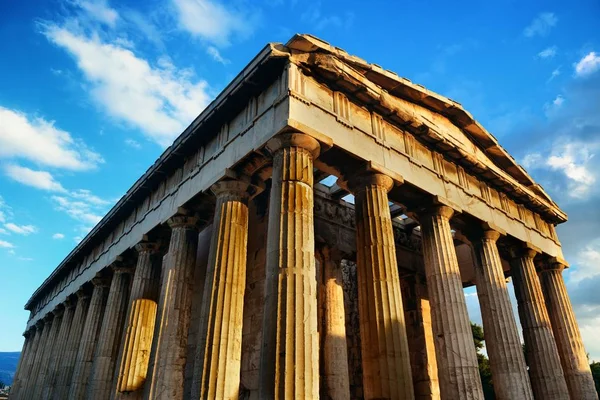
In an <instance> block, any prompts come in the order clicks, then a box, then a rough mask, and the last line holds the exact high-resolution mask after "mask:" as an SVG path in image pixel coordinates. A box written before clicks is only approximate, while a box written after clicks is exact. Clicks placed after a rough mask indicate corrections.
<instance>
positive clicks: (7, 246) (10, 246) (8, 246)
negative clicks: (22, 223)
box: [0, 240, 15, 249]
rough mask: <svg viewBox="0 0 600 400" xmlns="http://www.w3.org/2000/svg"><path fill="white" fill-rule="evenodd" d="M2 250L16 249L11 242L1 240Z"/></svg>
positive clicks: (0, 246)
mask: <svg viewBox="0 0 600 400" xmlns="http://www.w3.org/2000/svg"><path fill="white" fill-rule="evenodd" d="M0 248H3V249H14V248H15V245H14V244H12V243H10V242H7V241H6V240H0Z"/></svg>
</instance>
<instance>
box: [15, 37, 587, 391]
mask: <svg viewBox="0 0 600 400" xmlns="http://www.w3.org/2000/svg"><path fill="white" fill-rule="evenodd" d="M566 220H567V216H566V215H565V213H564V212H563V211H561V209H560V208H559V207H558V206H557V205H556V204H555V203H554V202H553V201H552V199H550V197H549V196H548V195H547V194H546V193H545V192H544V190H543V189H542V188H541V187H540V186H539V185H538V184H536V183H535V182H534V181H533V180H532V179H531V177H530V176H529V175H528V174H527V173H526V172H525V170H524V169H523V168H522V167H520V166H519V165H518V164H517V163H516V161H515V160H514V159H513V158H512V157H511V156H510V155H509V154H508V153H507V152H506V151H505V150H504V149H503V148H502V147H501V146H500V144H499V143H498V141H497V140H496V139H495V138H494V137H493V136H492V135H491V134H490V133H488V132H487V131H486V130H485V128H483V127H482V126H481V125H480V124H479V123H478V122H477V121H475V120H474V119H473V117H472V116H471V115H470V114H469V113H467V112H466V111H465V110H463V108H462V107H461V105H460V104H459V103H457V102H455V101H453V100H450V99H448V98H445V97H443V96H440V95H438V94H435V93H433V92H431V91H429V90H427V89H425V88H424V87H422V86H420V85H416V84H414V83H411V82H410V81H409V80H407V79H404V78H401V77H399V76H398V75H396V74H394V73H393V72H390V71H387V70H385V69H383V68H381V67H380V66H378V65H375V64H369V63H367V62H366V61H364V60H362V59H360V58H357V57H354V56H351V55H349V54H347V53H346V52H344V51H343V50H341V49H339V48H336V47H334V46H331V45H329V44H327V43H326V42H323V41H321V40H319V39H317V38H315V37H313V36H309V35H297V36H294V37H293V38H292V39H291V40H290V41H289V42H288V43H287V44H286V45H281V44H269V45H267V46H266V47H265V48H264V49H263V50H262V51H261V52H260V53H259V54H258V55H257V56H256V57H255V58H254V59H253V60H252V61H251V62H250V64H248V65H247V66H246V67H245V68H244V69H243V71H241V72H240V73H239V75H237V77H236V78H235V79H234V80H233V81H232V82H231V83H230V84H229V85H228V86H227V87H226V88H225V90H224V91H223V92H222V93H221V94H220V95H219V96H218V97H217V98H216V99H215V100H214V101H213V102H212V103H211V104H210V105H209V106H208V107H207V108H206V109H205V110H204V111H203V112H202V113H201V114H200V115H199V116H198V118H196V120H195V121H194V122H193V123H192V124H191V125H190V126H189V127H188V128H187V129H186V130H185V131H184V132H183V133H182V134H181V135H180V136H179V137H178V138H177V140H175V142H174V143H173V145H172V146H171V147H169V148H168V149H167V150H166V151H165V152H164V153H163V155H162V156H161V157H160V158H159V159H158V160H157V161H156V162H155V163H154V165H152V166H151V167H150V168H149V169H148V171H147V172H146V173H145V174H144V175H143V176H142V177H141V178H140V179H139V180H138V181H137V182H136V183H135V185H133V187H132V188H131V189H130V190H129V191H128V192H127V193H126V194H125V195H124V196H123V198H122V199H121V200H120V201H119V202H118V203H117V204H116V205H115V206H114V207H113V209H112V210H111V211H110V212H109V213H108V214H107V215H106V216H105V217H104V218H103V219H102V221H101V222H100V223H99V224H98V225H97V226H96V227H95V228H94V229H93V230H92V231H91V232H90V233H89V235H88V236H87V237H86V238H85V239H84V240H83V241H82V242H81V243H79V244H78V245H77V247H76V248H75V249H74V250H73V251H72V252H71V253H70V254H69V255H68V256H67V258H66V259H65V260H64V261H63V262H62V263H61V264H60V265H59V266H58V267H57V268H56V270H55V271H54V272H53V273H52V274H51V275H50V276H49V277H48V278H47V279H46V280H45V281H44V283H43V284H42V285H41V286H40V287H39V289H37V290H36V291H35V293H33V295H32V296H31V299H30V300H29V301H28V302H27V304H26V305H25V308H26V309H27V310H30V311H31V317H30V319H29V321H28V323H27V326H26V328H25V334H24V336H25V344H24V347H23V353H22V358H21V361H20V364H19V367H18V371H17V375H16V378H15V384H14V387H13V391H12V394H11V395H12V398H13V399H237V398H242V399H304V398H306V399H316V398H324V399H362V398H364V399H440V398H441V399H452V400H455V399H482V398H483V392H482V387H481V382H480V377H479V372H478V367H477V358H476V352H475V348H474V344H473V339H472V336H471V328H470V325H469V316H468V315H467V307H466V302H465V297H464V293H463V288H464V287H467V286H471V285H475V286H476V287H477V293H478V298H479V302H480V305H481V313H482V316H483V326H484V329H485V335H486V345H487V351H488V354H489V358H490V362H491V368H492V373H493V382H494V390H495V393H496V397H497V398H498V399H534V398H535V399H540V400H552V399H573V400H575V399H577V400H581V399H597V398H598V397H597V395H596V392H595V388H594V382H593V380H592V376H591V373H590V369H589V366H588V364H587V359H586V352H585V350H584V347H583V344H582V340H581V335H580V333H579V328H578V326H577V322H576V320H575V317H574V314H573V309H572V307H571V303H570V301H569V297H568V294H567V292H566V290H565V284H564V281H563V277H562V271H563V269H564V268H566V267H567V263H566V261H565V260H563V257H562V251H561V245H560V242H559V239H558V237H557V235H556V231H555V226H556V225H557V224H560V223H563V222H565V221H566ZM507 278H511V279H512V280H513V282H514V288H515V295H516V298H517V300H518V318H519V320H520V326H521V327H522V332H521V333H522V338H523V340H524V343H525V348H526V354H525V355H524V354H523V350H522V345H521V335H520V332H519V330H518V329H519V328H518V325H517V322H516V321H517V320H516V318H517V316H515V315H513V311H512V307H511V304H510V300H509V293H508V290H507V286H506V281H507Z"/></svg>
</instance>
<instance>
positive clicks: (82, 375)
mask: <svg viewBox="0 0 600 400" xmlns="http://www.w3.org/2000/svg"><path fill="white" fill-rule="evenodd" d="M92 284H93V285H94V290H93V292H92V298H91V300H90V305H89V308H88V312H87V316H86V318H85V324H84V326H83V332H82V333H81V340H80V342H79V349H78V351H77V357H76V359H75V367H74V369H73V379H72V381H71V387H70V389H69V396H68V398H69V400H82V399H84V398H85V396H86V394H87V389H88V381H89V379H90V375H91V372H92V363H93V361H94V353H95V351H96V346H97V344H98V336H99V333H100V326H101V324H102V319H103V317H104V310H105V305H106V300H107V298H108V288H109V286H110V280H108V279H106V278H100V277H96V278H94V279H92Z"/></svg>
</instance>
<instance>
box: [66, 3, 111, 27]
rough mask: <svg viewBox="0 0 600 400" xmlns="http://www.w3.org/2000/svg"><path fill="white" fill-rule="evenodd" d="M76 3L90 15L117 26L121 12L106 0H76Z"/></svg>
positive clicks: (109, 24)
mask: <svg viewBox="0 0 600 400" xmlns="http://www.w3.org/2000/svg"><path fill="white" fill-rule="evenodd" d="M75 4H76V5H77V6H79V7H81V8H82V9H83V10H85V11H86V13H87V14H88V15H89V16H91V17H93V18H94V19H96V20H97V21H99V22H101V23H103V24H106V25H108V26H110V27H111V28H114V27H115V25H116V23H117V20H118V19H119V14H118V13H117V12H116V11H115V9H113V8H111V7H110V6H109V5H108V2H107V1H105V0H94V1H85V0H80V1H75Z"/></svg>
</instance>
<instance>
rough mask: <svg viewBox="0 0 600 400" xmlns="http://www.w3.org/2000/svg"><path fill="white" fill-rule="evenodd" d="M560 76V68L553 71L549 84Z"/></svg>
mask: <svg viewBox="0 0 600 400" xmlns="http://www.w3.org/2000/svg"><path fill="white" fill-rule="evenodd" d="M559 75H560V67H559V68H556V69H555V70H554V71H552V74H550V78H548V82H550V81H552V80H553V79H554V78H556V77H557V76H559Z"/></svg>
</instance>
